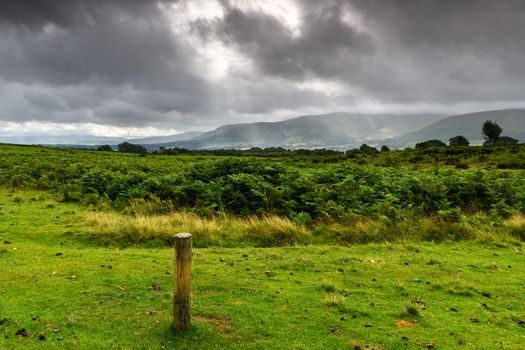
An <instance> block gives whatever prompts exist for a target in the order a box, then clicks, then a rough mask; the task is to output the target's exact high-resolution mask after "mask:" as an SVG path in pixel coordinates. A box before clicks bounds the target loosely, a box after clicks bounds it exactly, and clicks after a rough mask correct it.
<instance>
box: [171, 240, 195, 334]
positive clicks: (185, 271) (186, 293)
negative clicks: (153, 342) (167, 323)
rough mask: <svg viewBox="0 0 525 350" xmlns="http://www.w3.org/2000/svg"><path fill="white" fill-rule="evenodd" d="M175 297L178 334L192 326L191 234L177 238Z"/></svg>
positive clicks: (175, 324)
mask: <svg viewBox="0 0 525 350" xmlns="http://www.w3.org/2000/svg"><path fill="white" fill-rule="evenodd" d="M175 238H176V239H175V281H174V282H175V296H174V299H173V326H174V327H175V330H176V331H178V332H183V331H186V330H188V329H189V328H190V325H191V246H192V239H191V233H179V234H177V235H176V236H175Z"/></svg>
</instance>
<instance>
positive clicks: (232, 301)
mask: <svg viewBox="0 0 525 350" xmlns="http://www.w3.org/2000/svg"><path fill="white" fill-rule="evenodd" d="M228 304H230V305H241V304H242V301H240V300H231V301H228Z"/></svg>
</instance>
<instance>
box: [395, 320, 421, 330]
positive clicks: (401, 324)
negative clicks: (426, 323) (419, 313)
mask: <svg viewBox="0 0 525 350" xmlns="http://www.w3.org/2000/svg"><path fill="white" fill-rule="evenodd" d="M396 326H398V327H399V328H414V327H415V326H417V324H416V323H412V322H409V321H405V320H398V321H396Z"/></svg>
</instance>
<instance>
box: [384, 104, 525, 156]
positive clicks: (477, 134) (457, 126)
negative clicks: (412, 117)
mask: <svg viewBox="0 0 525 350" xmlns="http://www.w3.org/2000/svg"><path fill="white" fill-rule="evenodd" d="M487 120H492V121H495V122H497V123H498V124H499V125H500V126H501V127H502V128H503V132H502V133H501V135H502V136H511V137H513V138H515V139H518V140H519V141H520V142H525V109H502V110H495V111H483V112H477V113H469V114H461V115H455V116H452V117H448V118H445V119H442V120H439V121H437V122H436V123H434V124H431V125H429V126H427V127H425V128H422V129H421V130H418V131H415V132H412V133H408V134H406V135H402V136H399V137H395V138H393V139H390V140H385V141H384V142H385V143H386V144H388V145H389V146H392V147H396V148H405V147H413V146H414V145H415V144H416V143H417V142H421V141H426V140H432V139H437V140H441V141H443V142H446V143H447V144H448V140H449V138H451V137H454V136H457V135H463V136H465V137H466V138H467V139H468V140H469V141H470V143H471V144H482V143H483V142H484V139H483V135H482V133H481V126H482V125H483V123H484V122H485V121H487Z"/></svg>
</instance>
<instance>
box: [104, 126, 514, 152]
mask: <svg viewBox="0 0 525 350" xmlns="http://www.w3.org/2000/svg"><path fill="white" fill-rule="evenodd" d="M481 131H482V135H483V138H484V139H485V142H484V143H483V146H491V145H515V144H517V143H518V142H519V141H518V140H516V139H515V138H512V137H510V136H501V133H502V132H503V128H502V127H501V126H500V125H498V123H497V122H495V121H491V120H487V121H485V122H484V123H483V125H482V127H481ZM449 145H450V146H452V147H467V146H470V141H469V140H468V139H467V138H466V137H465V136H463V135H457V136H454V137H451V138H450V139H449ZM446 146H447V144H446V143H444V142H443V141H441V140H437V139H433V140H427V141H423V142H418V143H416V145H415V148H426V147H446ZM97 150H98V151H105V152H111V151H113V147H112V146H111V145H101V146H99V147H98V148H97ZM117 150H118V151H119V152H123V153H137V154H142V155H145V154H147V153H148V151H147V150H146V148H145V147H144V146H142V145H138V144H132V143H129V142H122V143H120V144H118V145H117ZM388 151H390V148H389V147H388V146H386V145H383V146H381V152H388ZM377 152H379V150H378V149H377V148H376V147H373V146H369V145H367V144H363V145H361V147H359V148H358V149H352V150H348V151H346V152H344V151H336V150H330V149H324V148H321V149H312V150H310V149H294V150H290V149H286V148H282V147H269V148H259V147H252V148H250V149H245V150H240V149H213V150H190V149H185V148H179V147H172V148H168V147H162V146H161V147H160V148H159V150H158V151H154V152H152V153H154V154H162V155H182V154H187V155H213V156H254V157H257V156H262V157H284V156H291V155H300V156H337V155H344V154H345V153H346V154H349V153H350V154H351V153H377Z"/></svg>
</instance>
